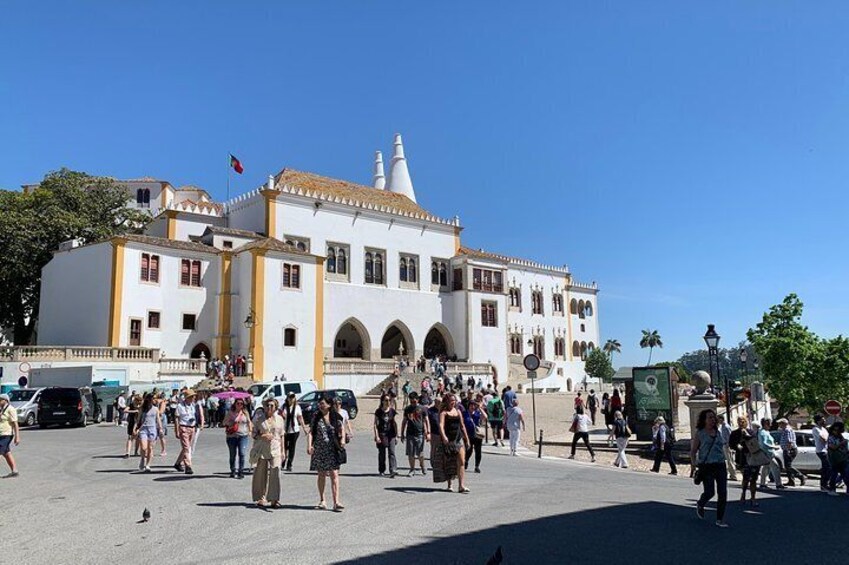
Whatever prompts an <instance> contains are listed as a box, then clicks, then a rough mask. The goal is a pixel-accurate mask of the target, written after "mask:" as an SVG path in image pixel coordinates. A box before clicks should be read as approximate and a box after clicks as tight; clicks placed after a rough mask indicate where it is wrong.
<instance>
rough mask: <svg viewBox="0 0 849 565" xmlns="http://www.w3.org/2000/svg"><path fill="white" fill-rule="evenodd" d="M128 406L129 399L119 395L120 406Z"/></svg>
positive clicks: (121, 407) (122, 407)
mask: <svg viewBox="0 0 849 565" xmlns="http://www.w3.org/2000/svg"><path fill="white" fill-rule="evenodd" d="M126 407H127V399H126V398H124V397H123V396H119V397H118V408H120V409H121V410H123V409H124V408H126Z"/></svg>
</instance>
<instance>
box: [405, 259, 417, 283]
mask: <svg viewBox="0 0 849 565" xmlns="http://www.w3.org/2000/svg"><path fill="white" fill-rule="evenodd" d="M416 271H417V269H416V260H415V259H410V261H409V262H408V263H407V280H408V281H410V282H411V283H414V282H418V273H417V272H416Z"/></svg>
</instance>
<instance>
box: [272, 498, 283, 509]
mask: <svg viewBox="0 0 849 565" xmlns="http://www.w3.org/2000/svg"><path fill="white" fill-rule="evenodd" d="M271 508H283V505H282V504H280V502H279V501H277V500H275V501H274V502H272V503H271Z"/></svg>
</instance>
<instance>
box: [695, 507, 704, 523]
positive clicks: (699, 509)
mask: <svg viewBox="0 0 849 565" xmlns="http://www.w3.org/2000/svg"><path fill="white" fill-rule="evenodd" d="M696 516H698V517H699V520H704V519H705V509H704V507H702V506H698V505H696Z"/></svg>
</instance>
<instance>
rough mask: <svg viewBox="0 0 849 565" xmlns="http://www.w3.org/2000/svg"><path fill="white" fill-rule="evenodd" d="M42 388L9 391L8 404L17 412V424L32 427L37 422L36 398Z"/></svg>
mask: <svg viewBox="0 0 849 565" xmlns="http://www.w3.org/2000/svg"><path fill="white" fill-rule="evenodd" d="M42 390H44V389H43V388H19V389H15V390H10V391H9V402H11V404H12V408H14V409H15V410H17V412H18V424H19V425H21V426H34V425H35V424H36V423H37V422H38V397H39V396H41V391H42Z"/></svg>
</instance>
